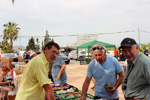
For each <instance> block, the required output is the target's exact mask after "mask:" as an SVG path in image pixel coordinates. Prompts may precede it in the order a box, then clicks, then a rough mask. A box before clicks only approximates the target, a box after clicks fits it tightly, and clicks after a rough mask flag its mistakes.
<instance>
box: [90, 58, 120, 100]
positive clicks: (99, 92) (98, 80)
mask: <svg viewBox="0 0 150 100" xmlns="http://www.w3.org/2000/svg"><path fill="white" fill-rule="evenodd" d="M121 71H123V68H122V66H121V65H120V64H119V62H118V61H117V59H116V58H114V57H110V56H107V58H106V61H105V62H104V63H102V64H100V63H98V62H97V60H96V59H94V60H93V61H91V62H90V64H89V66H88V71H87V77H89V78H92V77H94V78H95V96H98V97H102V98H107V99H116V98H118V89H117V90H116V91H115V92H114V93H113V94H109V93H107V92H106V89H105V87H104V86H105V84H107V83H110V84H111V85H112V86H114V85H115V83H116V81H117V74H118V73H120V72H121Z"/></svg>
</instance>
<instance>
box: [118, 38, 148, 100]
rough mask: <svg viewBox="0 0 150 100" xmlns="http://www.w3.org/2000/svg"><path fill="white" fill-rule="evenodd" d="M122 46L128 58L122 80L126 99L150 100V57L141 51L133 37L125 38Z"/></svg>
mask: <svg viewBox="0 0 150 100" xmlns="http://www.w3.org/2000/svg"><path fill="white" fill-rule="evenodd" d="M120 48H122V50H123V52H124V55H125V57H126V59H127V69H126V70H125V77H124V80H123V82H122V91H123V93H124V96H125V99H126V100H150V59H149V58H148V57H147V56H145V55H144V54H142V53H141V52H140V51H139V47H138V46H137V44H136V41H135V40H134V39H132V38H124V39H123V40H122V41H121V45H120Z"/></svg>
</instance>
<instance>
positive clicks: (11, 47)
mask: <svg viewBox="0 0 150 100" xmlns="http://www.w3.org/2000/svg"><path fill="white" fill-rule="evenodd" d="M10 49H11V50H13V41H12V39H11V38H10Z"/></svg>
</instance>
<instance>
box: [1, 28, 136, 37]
mask: <svg viewBox="0 0 150 100" xmlns="http://www.w3.org/2000/svg"><path fill="white" fill-rule="evenodd" d="M136 31H137V30H132V31H122V32H121V31H120V32H113V33H97V34H78V35H51V36H50V37H66V36H81V35H107V34H122V33H129V32H136ZM2 36H3V35H1V36H0V37H2ZM18 37H36V38H37V37H38V38H39V37H45V36H31V35H30V36H18Z"/></svg>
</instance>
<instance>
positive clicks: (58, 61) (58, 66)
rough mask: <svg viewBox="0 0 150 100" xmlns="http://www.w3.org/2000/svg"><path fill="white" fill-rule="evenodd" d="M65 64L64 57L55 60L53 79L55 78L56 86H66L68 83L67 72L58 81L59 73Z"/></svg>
mask: <svg viewBox="0 0 150 100" xmlns="http://www.w3.org/2000/svg"><path fill="white" fill-rule="evenodd" d="M63 64H65V62H64V60H63V58H62V57H60V56H59V57H57V59H56V60H55V62H54V64H53V66H52V77H53V80H54V83H55V84H60V85H64V84H65V83H66V81H67V74H66V71H64V72H63V73H62V74H61V76H60V81H59V80H57V76H58V73H59V71H60V69H61V66H62V65H63Z"/></svg>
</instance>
